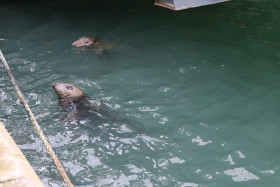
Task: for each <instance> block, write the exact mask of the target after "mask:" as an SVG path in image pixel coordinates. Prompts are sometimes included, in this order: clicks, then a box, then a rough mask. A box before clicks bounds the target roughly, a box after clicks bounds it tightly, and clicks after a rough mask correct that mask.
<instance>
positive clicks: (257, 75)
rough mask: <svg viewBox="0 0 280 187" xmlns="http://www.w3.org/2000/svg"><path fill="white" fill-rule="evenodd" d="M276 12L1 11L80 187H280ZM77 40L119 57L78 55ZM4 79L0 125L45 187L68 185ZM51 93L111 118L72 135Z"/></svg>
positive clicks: (247, 5) (142, 6)
mask: <svg viewBox="0 0 280 187" xmlns="http://www.w3.org/2000/svg"><path fill="white" fill-rule="evenodd" d="M62 4H63V6H62ZM278 4H279V3H278V2H277V1H274V0H269V1H256V0H255V1H249V0H245V1H241V0H236V1H231V2H227V3H223V4H218V5H212V6H206V7H201V8H197V9H190V10H186V11H180V12H171V11H170V10H167V9H163V8H161V7H154V6H153V2H151V1H148V0H147V1H146V0H143V1H137V2H131V1H114V2H102V1H94V2H87V1H82V2H81V3H80V4H79V5H77V3H74V1H71V2H68V3H67V4H66V2H64V3H62V2H61V1H60V2H55V3H54V2H47V1H46V2H40V3H38V4H32V5H30V4H29V5H26V4H25V5H23V4H19V3H16V4H9V3H6V4H4V3H3V4H1V5H0V21H1V26H0V27H1V29H0V48H1V50H2V51H3V53H4V54H5V57H6V59H7V61H8V63H9V65H10V67H11V69H12V72H13V74H14V76H15V77H16V79H17V80H18V82H19V84H20V87H21V89H22V92H23V93H24V94H25V97H26V98H27V100H28V102H29V104H30V107H31V109H32V110H33V112H34V113H35V115H36V117H37V119H38V122H39V123H40V124H41V126H42V129H43V131H44V132H45V134H46V136H47V138H48V140H49V141H50V143H51V145H52V146H53V148H54V150H55V152H56V153H57V155H58V157H59V159H60V160H61V162H62V163H63V165H64V167H65V169H66V171H67V173H68V174H69V177H70V179H71V180H72V182H73V183H74V185H75V186H276V185H277V184H279V182H280V180H279V177H278V173H279V163H280V160H279V158H280V157H279V154H280V153H279V151H278V150H279V149H278V148H279V145H278V142H279V136H278V131H279V125H278V123H279V112H280V107H279V104H278V102H279V91H280V87H279V80H280V74H279V69H280V61H279V52H278V51H279V49H280V46H279V39H278V38H279V36H278V35H279V34H278V30H279V9H280V7H279V5H278ZM81 36H93V37H97V38H101V39H103V40H106V41H108V42H112V43H114V44H115V45H116V46H117V47H116V48H117V50H116V51H115V52H114V53H109V54H106V55H99V54H96V53H94V52H92V51H90V50H83V51H81V50H77V49H74V48H72V47H71V44H72V42H73V41H75V40H77V38H79V37H81ZM0 75H1V76H0V120H1V121H2V122H4V123H5V125H6V128H7V129H8V130H9V132H10V133H11V136H12V137H13V138H14V139H15V141H16V142H17V144H18V145H19V146H20V148H21V149H22V151H23V153H24V154H25V155H26V157H27V159H28V160H29V161H30V163H31V165H32V166H33V167H34V169H35V170H36V172H37V174H38V175H39V177H40V178H41V179H42V181H43V183H44V184H45V185H46V186H61V185H62V184H63V182H62V180H61V178H60V176H58V175H57V172H56V169H55V167H54V165H53V164H52V163H51V160H50V158H49V157H48V156H47V154H46V151H45V149H44V147H43V145H42V143H41V141H40V140H39V138H38V136H37V135H36V133H35V131H34V129H33V127H32V125H31V124H30V122H29V121H28V118H27V116H26V115H25V113H24V110H23V108H22V106H21V105H20V102H19V100H18V99H17V97H16V94H15V93H14V90H13V87H12V85H11V83H10V82H9V79H8V77H7V76H6V74H5V71H4V69H3V67H2V66H0ZM55 82H67V83H71V84H74V85H76V86H78V87H79V88H81V89H83V90H84V91H85V93H86V94H87V95H88V96H90V98H91V100H92V101H98V102H103V103H104V104H105V105H106V106H107V107H108V109H109V110H110V111H111V112H112V114H114V115H112V116H111V117H112V118H110V120H108V121H97V120H96V118H94V117H92V116H90V115H85V116H82V117H78V118H77V116H75V115H76V114H74V118H70V121H71V120H72V121H75V122H76V125H65V124H64V120H65V119H66V120H69V118H67V116H68V115H69V114H68V113H65V112H63V111H61V110H59V109H58V106H57V96H56V95H55V93H54V92H53V90H52V88H51V85H52V84H53V83H55ZM120 119H121V120H120Z"/></svg>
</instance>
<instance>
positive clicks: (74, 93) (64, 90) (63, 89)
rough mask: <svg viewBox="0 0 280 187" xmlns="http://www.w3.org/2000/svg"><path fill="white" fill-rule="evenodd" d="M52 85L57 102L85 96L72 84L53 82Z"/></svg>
mask: <svg viewBox="0 0 280 187" xmlns="http://www.w3.org/2000/svg"><path fill="white" fill-rule="evenodd" d="M52 87H53V89H54V91H55V93H56V95H57V96H58V99H59V102H68V103H70V102H75V101H79V100H80V99H81V98H83V97H85V94H84V92H83V91H82V90H80V89H79V88H77V87H75V86H74V85H72V84H66V83H55V84H53V85H52Z"/></svg>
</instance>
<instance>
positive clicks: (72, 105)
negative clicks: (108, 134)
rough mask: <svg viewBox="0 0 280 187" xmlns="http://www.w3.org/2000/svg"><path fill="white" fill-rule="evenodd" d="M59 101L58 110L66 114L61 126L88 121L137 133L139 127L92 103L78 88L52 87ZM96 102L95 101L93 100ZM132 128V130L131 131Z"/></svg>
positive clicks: (105, 107) (120, 115)
mask: <svg viewBox="0 0 280 187" xmlns="http://www.w3.org/2000/svg"><path fill="white" fill-rule="evenodd" d="M52 87H53V89H54V91H55V93H56V95H57V96H58V100H59V108H60V109H61V110H62V111H64V112H66V118H65V119H64V120H63V121H62V124H63V125H68V124H78V121H81V120H82V121H88V122H90V124H92V125H102V124H103V125H104V124H107V125H108V124H109V125H112V126H114V125H118V124H119V125H125V126H126V125H128V126H129V127H127V129H129V130H130V132H134V131H138V132H139V129H138V127H139V126H141V125H140V124H137V122H135V121H132V120H130V119H128V118H126V117H125V116H123V115H122V114H120V113H118V112H114V111H111V110H109V108H108V107H107V106H106V105H105V104H103V103H102V102H99V103H100V104H97V103H96V102H92V101H91V100H90V98H89V97H88V96H87V95H86V94H85V93H84V92H83V91H82V90H81V89H79V88H77V87H76V86H74V85H72V84H67V83H55V84H53V85H52ZM95 101H96V100H95ZM131 128H132V129H131Z"/></svg>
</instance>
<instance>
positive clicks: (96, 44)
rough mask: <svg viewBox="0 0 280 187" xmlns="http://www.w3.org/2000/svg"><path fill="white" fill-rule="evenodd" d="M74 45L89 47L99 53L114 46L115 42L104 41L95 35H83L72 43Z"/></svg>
mask: <svg viewBox="0 0 280 187" xmlns="http://www.w3.org/2000/svg"><path fill="white" fill-rule="evenodd" d="M72 46H73V47H76V48H89V49H93V51H95V52H97V53H103V52H105V51H109V50H111V49H113V48H114V45H113V44H110V43H108V42H103V41H101V40H99V39H97V38H93V37H82V38H80V39H78V40H76V41H75V42H73V43H72Z"/></svg>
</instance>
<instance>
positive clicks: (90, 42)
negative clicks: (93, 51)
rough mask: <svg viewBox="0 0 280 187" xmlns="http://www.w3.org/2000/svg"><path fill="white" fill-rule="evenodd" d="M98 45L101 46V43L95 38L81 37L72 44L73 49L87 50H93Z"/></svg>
mask: <svg viewBox="0 0 280 187" xmlns="http://www.w3.org/2000/svg"><path fill="white" fill-rule="evenodd" d="M98 45H101V41H100V40H99V39H96V38H92V37H82V38H80V39H78V40H77V41H75V42H73V43H72V46H73V47H88V48H93V47H96V46H98Z"/></svg>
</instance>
